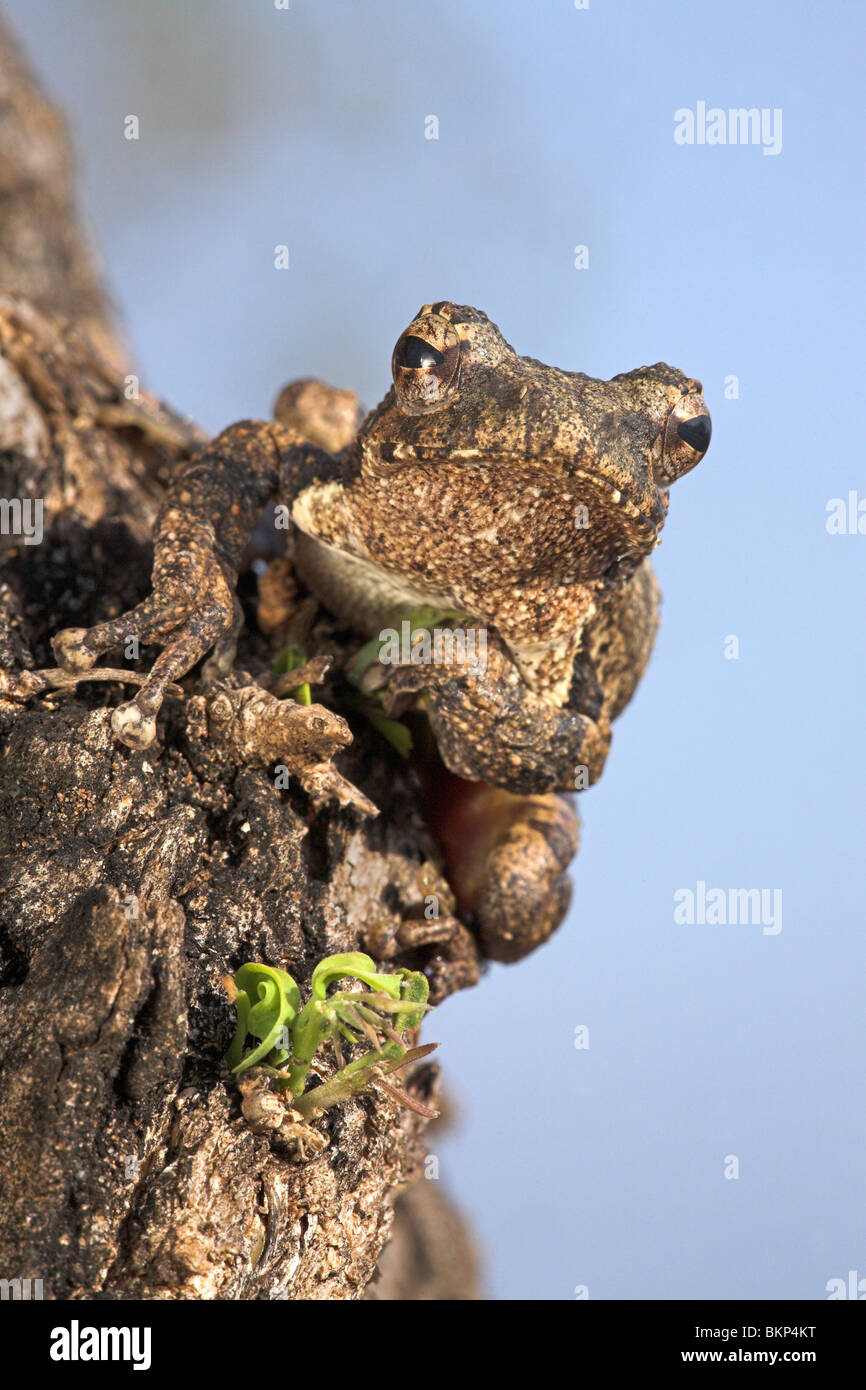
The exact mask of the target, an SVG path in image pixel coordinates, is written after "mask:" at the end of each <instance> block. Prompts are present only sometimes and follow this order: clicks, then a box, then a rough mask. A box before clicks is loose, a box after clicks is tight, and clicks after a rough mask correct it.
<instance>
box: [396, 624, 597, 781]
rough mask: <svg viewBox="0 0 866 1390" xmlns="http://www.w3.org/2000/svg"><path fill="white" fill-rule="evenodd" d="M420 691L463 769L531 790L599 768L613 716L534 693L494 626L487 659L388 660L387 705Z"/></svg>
mask: <svg viewBox="0 0 866 1390" xmlns="http://www.w3.org/2000/svg"><path fill="white" fill-rule="evenodd" d="M415 692H417V693H423V694H424V695H425V697H426V698H425V702H424V703H425V709H426V712H427V714H428V716H429V719H430V725H431V728H432V730H433V734H434V736H435V738H436V744H437V746H438V749H439V753H440V755H441V757H442V759H443V761H444V763H445V764H446V766H447V767H448V768H450V770H451V771H452V772H454V773H456V774H457V776H458V777H463V778H465V779H466V780H467V781H472V782H486V783H489V784H490V785H491V786H493V787H502V788H503V789H505V790H507V791H510V792H514V793H518V794H521V795H532V794H535V793H541V792H554V791H559V792H565V791H573V790H581V789H583V788H584V787H586V786H589V785H590V784H591V783H593V782H595V781H597V780H598V778H599V777H600V776H601V772H602V769H603V767H604V762H605V759H606V757H607V753H608V749H609V747H610V724H609V722H608V721H607V720H606V719H605V718H604V717H603V716H601V717H599V718H598V719H593V718H591V717H590V716H589V715H586V714H580V713H578V712H576V711H574V710H569V709H560V708H558V707H557V706H556V705H554V704H552V703H551V702H550V701H548V700H546V699H544V698H543V697H542V696H540V695H536V694H535V692H534V691H532V690H530V689H529V687H528V685H527V684H526V682H525V681H524V679H523V676H522V675H521V673H520V671H519V670H518V668H517V666H516V665H515V663H514V662H513V660H512V659H511V656H510V654H509V653H508V651H507V649H506V648H505V646H504V644H503V643H502V642H501V640H500V639H499V637H497V635H496V634H495V633H493V632H490V633H489V634H487V640H486V644H485V649H484V660H483V662H481V661H476V662H474V663H469V662H468V661H467V660H466V659H465V658H461V659H455V658H454V657H453V656H449V655H446V656H445V657H444V658H443V659H442V660H440V661H438V662H430V663H428V664H418V665H411V666H398V667H393V668H391V672H390V674H389V676H388V688H387V694H386V697H385V709H386V712H387V713H388V714H392V715H399V714H400V713H401V712H402V711H403V710H404V709H405V708H406V705H407V704H409V703H411V701H412V695H413V693H415Z"/></svg>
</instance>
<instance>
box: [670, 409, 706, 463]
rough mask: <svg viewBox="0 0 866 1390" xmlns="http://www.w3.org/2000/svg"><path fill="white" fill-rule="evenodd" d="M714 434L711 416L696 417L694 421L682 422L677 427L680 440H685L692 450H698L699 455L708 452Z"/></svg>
mask: <svg viewBox="0 0 866 1390" xmlns="http://www.w3.org/2000/svg"><path fill="white" fill-rule="evenodd" d="M712 433H713V425H712V421H711V420H710V417H709V415H696V416H695V417H694V419H692V420H681V421H680V423H679V424H678V425H677V434H678V435H679V437H680V439H684V440H685V441H686V443H687V444H688V445H690V446H691V448H692V449H697V451H698V453H699V454H705V453H706V452H707V449H708V448H709V447H710V437H711V435H712Z"/></svg>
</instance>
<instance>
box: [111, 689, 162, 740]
mask: <svg viewBox="0 0 866 1390" xmlns="http://www.w3.org/2000/svg"><path fill="white" fill-rule="evenodd" d="M111 727H112V729H113V730H114V732H115V734H116V735H117V737H118V738H119V739H120V741H121V743H125V744H126V746H127V748H135V749H142V748H149V747H150V745H151V744H152V743H153V741H154V739H155V738H156V716H155V715H153V714H147V713H145V712H144V711H143V710H142V709H140V708H139V706H138V704H137V703H136V701H135V700H130V701H129V702H128V703H127V704H125V705H118V706H117V709H116V710H115V711H114V713H113V714H112V716H111Z"/></svg>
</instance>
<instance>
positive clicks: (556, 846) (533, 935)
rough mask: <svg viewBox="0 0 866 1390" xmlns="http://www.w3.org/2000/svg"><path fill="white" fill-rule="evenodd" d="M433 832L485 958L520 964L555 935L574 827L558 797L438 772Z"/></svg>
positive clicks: (565, 901) (567, 892)
mask: <svg viewBox="0 0 866 1390" xmlns="http://www.w3.org/2000/svg"><path fill="white" fill-rule="evenodd" d="M443 779H444V782H443V783H440V786H439V788H438V795H437V796H436V798H435V810H434V813H433V827H434V830H435V832H436V835H437V838H438V839H439V841H440V843H441V845H442V848H443V852H444V854H445V861H446V864H447V868H448V877H449V880H450V883H451V886H452V888H453V890H454V892H455V894H456V896H457V901H458V903H459V905H460V907H461V908H463V909H464V910H465V911H468V912H469V913H471V914H472V916H473V917H474V919H475V922H476V924H477V927H478V932H479V936H480V939H481V946H482V949H483V951H484V954H485V955H486V956H487V957H488V959H490V960H499V961H516V960H521V959H522V958H523V957H524V956H526V955H528V954H529V953H530V951H534V950H535V948H536V947H537V946H541V945H542V944H543V943H544V942H545V941H547V939H548V938H549V937H550V936H551V935H552V934H553V932H554V931H556V928H557V927H558V926H559V925H560V923H561V922H562V919H563V917H564V916H565V914H566V911H567V909H568V905H569V902H570V901H571V880H570V879H569V877H568V874H567V873H566V870H567V868H568V866H569V864H570V863H571V860H572V859H573V858H574V855H575V854H576V853H577V849H578V844H579V821H578V818H577V813H576V812H575V810H574V808H573V806H572V804H571V802H570V801H568V800H566V799H565V798H564V797H562V796H555V795H548V796H512V795H511V794H510V793H509V792H505V791H501V790H499V789H498V788H495V787H487V786H484V785H482V784H479V783H470V782H463V781H461V780H460V779H458V778H456V777H451V776H449V775H448V774H447V773H444V772H443Z"/></svg>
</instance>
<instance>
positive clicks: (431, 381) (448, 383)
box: [391, 313, 460, 415]
mask: <svg viewBox="0 0 866 1390" xmlns="http://www.w3.org/2000/svg"><path fill="white" fill-rule="evenodd" d="M459 365H460V340H459V338H458V336H457V333H456V332H455V330H454V327H453V325H452V324H451V323H450V322H449V321H448V320H447V319H445V318H443V317H441V315H439V314H433V313H427V314H421V315H419V317H418V318H417V319H415V321H414V323H410V325H409V327H408V328H407V329H406V332H405V333H403V334H401V336H400V337H399V338H398V339H397V346H396V347H395V348H394V355H393V357H392V359H391V371H392V374H393V377H394V388H395V390H396V392H397V400H398V402H399V404H400V407H401V409H403V410H404V411H405V412H406V414H407V415H427V414H429V413H430V411H433V410H439V409H441V407H442V406H444V405H447V404H449V402H451V401H453V400H454V398H455V390H456V386H457V377H458V367H459Z"/></svg>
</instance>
